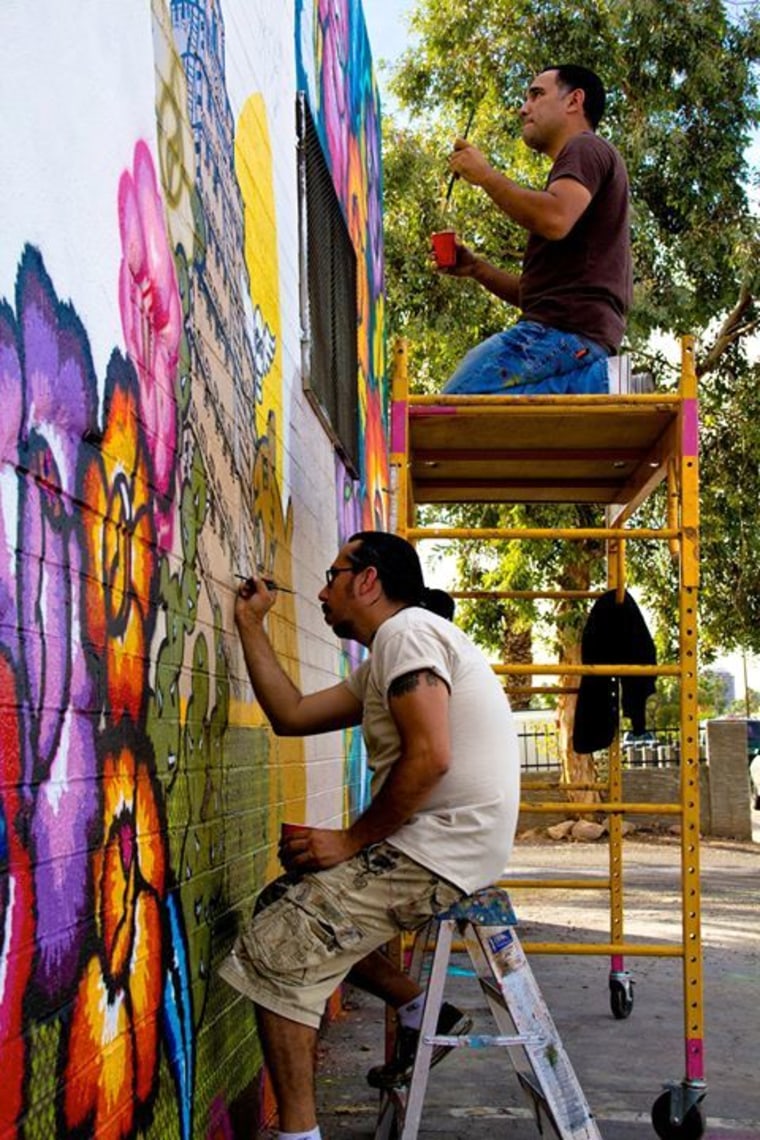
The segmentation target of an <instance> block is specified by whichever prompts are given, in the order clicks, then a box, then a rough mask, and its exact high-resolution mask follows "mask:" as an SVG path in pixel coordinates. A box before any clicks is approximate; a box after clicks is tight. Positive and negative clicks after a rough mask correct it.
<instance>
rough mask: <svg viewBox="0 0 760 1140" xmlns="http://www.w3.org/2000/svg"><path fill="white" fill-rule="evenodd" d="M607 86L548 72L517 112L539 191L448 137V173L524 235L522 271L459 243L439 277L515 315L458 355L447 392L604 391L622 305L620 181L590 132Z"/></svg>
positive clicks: (612, 156) (627, 271)
mask: <svg viewBox="0 0 760 1140" xmlns="http://www.w3.org/2000/svg"><path fill="white" fill-rule="evenodd" d="M604 102H605V93H604V87H603V86H602V83H601V80H600V79H599V77H598V76H597V75H595V74H594V72H593V71H589V70H588V69H587V68H584V67H576V66H574V65H562V66H560V67H550V68H547V69H546V71H542V72H541V74H540V75H538V76H536V78H535V79H534V80H533V82H532V83H531V85H530V87H529V88H528V93H527V96H526V99H525V102H524V103H523V105H522V107H521V108H520V115H521V118H522V124H523V126H522V130H523V140H524V141H525V143H526V144H527V145H528V146H529V147H531V148H532V149H533V150H537V151H539V152H540V153H541V154H547V155H549V156H550V158H552V159H553V160H554V165H553V166H552V168H551V170H550V172H549V177H548V179H547V182H546V188H545V189H544V190H530V189H527V188H526V187H523V186H520V185H518V184H517V183H516V182H513V181H512V179H510V178H507V177H506V176H505V175H503V174H500V173H499V172H498V171H496V170H494V169H493V167H492V166H491V165H490V164H489V163H488V162H487V160H486V159H485V157H484V156H483V154H482V153H481V152H480V151H479V150H478V149H477V147H474V146H473V145H472V144H471V143H469V142H467V141H465V140H464V139H457V140H456V142H455V143H454V151H453V153H452V155H451V158H450V160H449V165H450V168H451V170H452V173H454V174H456V175H459V176H460V177H462V178H464V179H466V180H467V181H468V182H470V183H472V184H473V185H475V186H480V187H482V188H483V189H484V190H485V192H486V193H487V194H488V196H489V197H490V198H491V199H492V201H493V202H494V203H495V204H496V206H498V208H499V209H500V210H503V211H504V213H505V214H507V215H508V216H509V217H510V218H512V219H513V220H514V221H516V222H517V223H518V224H519V225H521V226H523V227H524V228H525V229H526V230H527V231H528V235H529V237H528V244H527V247H526V250H525V255H524V258H523V267H522V273H521V274H520V275H519V276H518V275H516V274H513V273H507V272H506V271H505V270H503V269H499V268H498V267H497V266H495V265H492V264H491V263H490V262H488V261H486V260H485V259H484V258H482V257H478V256H476V255H475V254H474V253H473V252H472V250H470V249H468V248H467V246H465V245H462V244H460V243H459V242H458V243H457V261H456V265H454V266H453V267H452V268H450V269H444V270H442V272H446V273H449V274H452V275H453V276H455V277H471V278H473V279H474V280H475V281H477V282H478V283H479V284H481V285H483V286H484V288H486V289H488V290H489V291H490V292H491V293H494V294H495V295H496V296H497V297H501V298H502V299H503V300H504V301H507V302H509V303H510V304H512V305H516V306H517V307H519V308H520V309H521V310H522V315H521V318H520V320H519V321H518V322H517V324H516V325H514V326H513V327H512V328H510V329H507V330H506V331H505V332H503V333H497V334H496V335H495V336H492V337H489V339H488V340H486V341H484V342H483V343H482V344H480V345H478V346H477V347H476V348H474V349H472V351H471V352H469V353H468V354H467V356H465V358H464V360H463V361H462V363H461V364H460V365H459V367H458V368H457V370H456V372H455V373H454V375H453V376H452V377H451V379H450V380H449V381H448V383H447V384H446V386H445V388H444V392H445V393H447V394H455V393H467V392H470V393H477V392H492V393H497V392H501V393H504V394H514V395H516V394H520V393H527V394H531V393H547V392H548V393H559V394H563V393H568V392H581V393H595V392H606V391H607V390H608V384H607V357H608V356H609V355H610V354H612V353H614V352H616V351H617V350H618V348H619V347H620V342H621V340H622V337H623V331H624V328H625V316H626V313H627V311H628V308H629V306H630V303H631V293H632V282H631V253H630V234H629V222H628V176H627V174H626V170H625V166H624V164H623V160H622V158H621V157H620V155H619V154H618V152H617V151H616V150H615V148H614V147H613V146H612V145H611V144H610V143H608V142H607V141H606V140H605V139H602V138H599V136H598V135H596V134H595V130H596V127H597V124H598V123H599V120H600V118H601V115H602V112H603V110H604Z"/></svg>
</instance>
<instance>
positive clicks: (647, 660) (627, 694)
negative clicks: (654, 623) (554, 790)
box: [573, 590, 657, 752]
mask: <svg viewBox="0 0 760 1140" xmlns="http://www.w3.org/2000/svg"><path fill="white" fill-rule="evenodd" d="M581 661H582V662H583V664H584V665H655V664H656V663H657V655H656V652H655V647H654V642H653V641H652V637H651V635H650V633H649V630H648V629H647V625H646V622H645V621H644V618H643V616H642V613H641V610H640V609H639V607H638V606H637V605H636V602H635V601H634V600H633V598H632V597H631V595H630V594H629V593H628V591H627V590H626V591H625V593H624V595H623V600H622V602H618V601H617V600H616V592H615V590H608V591H607V592H606V593H605V594H602V596H601V597H600V598H597V600H596V602H595V603H594V605H593V606H592V607H591V611H590V613H589V615H588V619H587V621H586V625H585V626H584V629H583V634H582V635H581ZM619 683H622V686H623V715H624V716H627V717H630V719H631V727H632V729H633V732H635V733H636V734H637V735H638V734H639V733H642V732H644V730H645V728H646V703H647V698H648V697H650V696H651V695H652V693H654V691H655V679H654V677H622V678H618V677H614V676H613V677H582V678H581V683H580V688H579V693H578V702H577V705H576V708H575V723H574V725H573V748H574V749H575V751H576V752H597V751H599V750H600V749H602V748H607V747H608V746H609V745H610V744H611V742H612V739H613V737H614V735H615V733H616V732H617V728H618V685H619Z"/></svg>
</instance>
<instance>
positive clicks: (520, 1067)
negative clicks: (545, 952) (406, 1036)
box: [375, 887, 601, 1140]
mask: <svg viewBox="0 0 760 1140" xmlns="http://www.w3.org/2000/svg"><path fill="white" fill-rule="evenodd" d="M516 923H517V919H516V917H515V913H514V911H513V909H512V905H511V903H510V901H509V895H508V894H507V892H506V891H504V890H500V889H498V888H496V887H488V888H486V889H485V890H482V891H478V892H476V893H475V894H473V895H468V896H467V897H466V898H464V899H461V900H460V901H459V902H458V903H456V904H455V906H453V907H451V908H450V909H449V910H447V911H444V912H443V913H441V914H440V915H438V916H436V918H435V919H434V920H433V921H432V923H431V924H430V925H429V926H428V927H427V928H426V929H425V930H424V931H423V932H422V933H421V935H418V937H417V941H416V943H415V948H414V952H413V955H412V964H411V970H410V972H411V973H412V974H414V973H415V971H419V970H421V966H422V955H423V954H424V951H425V947H426V945H427V939H428V936H429V934H430V931H431V927H432V928H433V934H434V937H435V949H434V953H433V961H432V966H431V970H430V979H429V983H428V989H427V996H426V999H425V1008H424V1012H423V1015H422V1025H421V1027H420V1041H419V1046H418V1048H417V1055H416V1058H415V1062H414V1069H413V1071H412V1077H411V1081H410V1082H409V1085H408V1087H407V1088H398V1089H389V1090H387V1091H384V1092H383V1093H382V1094H381V1100H380V1112H379V1116H378V1123H377V1128H376V1131H375V1140H415V1138H416V1136H417V1133H418V1131H419V1127H420V1119H421V1117H422V1108H423V1104H424V1100H425V1092H426V1089H427V1081H428V1074H429V1072H430V1060H431V1057H432V1053H433V1049H434V1047H435V1046H437V1045H442V1046H450V1047H452V1048H462V1047H471V1048H478V1049H479V1048H484V1047H488V1046H496V1047H501V1048H505V1049H506V1050H507V1052H508V1054H509V1058H510V1060H511V1061H512V1064H513V1065H514V1068H515V1072H516V1074H517V1078H518V1081H519V1083H520V1085H521V1087H522V1089H523V1091H524V1092H525V1093H526V1095H527V1096H528V1099H529V1100H530V1102H531V1104H532V1106H533V1108H534V1110H535V1113H536V1124H537V1125H538V1128H539V1131H543V1129H542V1119H546V1120H547V1121H548V1123H549V1124H550V1125H551V1126H552V1128H553V1129H554V1131H555V1132H556V1134H557V1136H558V1137H559V1138H560V1140H601V1133H600V1132H599V1129H598V1128H597V1126H596V1123H595V1121H594V1119H593V1116H592V1113H591V1110H590V1109H589V1106H588V1104H587V1102H586V1098H585V1097H584V1095H583V1091H582V1089H581V1087H580V1084H579V1083H578V1078H577V1077H576V1075H575V1072H574V1070H573V1068H572V1065H571V1064H570V1061H569V1059H568V1056H567V1054H566V1053H565V1050H564V1047H563V1045H562V1042H561V1041H560V1038H559V1034H558V1033H557V1029H556V1027H555V1025H554V1022H553V1021H552V1018H551V1014H550V1013H549V1010H548V1009H547V1007H546V1003H545V1002H544V999H543V997H542V996H541V991H540V990H539V988H538V984H537V982H536V979H535V978H534V976H533V971H532V970H531V968H530V966H529V965H528V960H527V958H526V957H525V954H524V952H523V949H522V947H521V946H520V942H519V939H518V937H517V934H516V932H515V930H514V927H515V925H516ZM435 927H437V934H436V932H435ZM456 933H458V934H459V935H460V937H461V938H462V939H463V940H464V946H465V949H466V951H467V953H468V955H469V957H470V961H471V962H472V965H473V967H474V969H475V973H476V975H477V977H478V980H479V982H480V985H481V988H482V990H483V992H484V994H485V997H486V1000H487V1003H488V1006H489V1009H490V1011H491V1014H492V1015H493V1019H494V1021H495V1023H496V1027H497V1029H498V1034H496V1035H492V1034H474V1035H470V1034H468V1035H466V1036H465V1035H462V1036H456V1037H444V1036H440V1035H436V1033H435V1029H436V1025H437V1022H438V1013H439V1010H440V1008H441V1002H442V1000H443V992H444V986H445V983H446V976H447V971H448V966H449V959H450V957H451V952H452V945H453V941H454V935H455V934H456Z"/></svg>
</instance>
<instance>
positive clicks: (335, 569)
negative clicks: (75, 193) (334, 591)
mask: <svg viewBox="0 0 760 1140" xmlns="http://www.w3.org/2000/svg"><path fill="white" fill-rule="evenodd" d="M356 572H357V567H356V566H328V567H327V569H326V570H325V581H326V582H327V588H328V590H329V589H330V586H332V584H333V582H334V581H335V579H336V578H337V577H338V575H339V574H346V573H348V574H356Z"/></svg>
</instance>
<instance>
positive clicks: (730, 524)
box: [385, 0, 760, 775]
mask: <svg viewBox="0 0 760 1140" xmlns="http://www.w3.org/2000/svg"><path fill="white" fill-rule="evenodd" d="M411 26H412V30H413V31H414V32H415V33H416V34H417V36H418V42H417V43H416V44H415V46H413V47H411V48H410V49H409V50H408V52H407V53H406V55H405V57H404V59H403V61H402V63H401V65H400V67H399V69H398V71H397V74H396V76H395V79H394V83H393V89H394V93H395V95H396V97H397V98H398V100H399V101H400V103H401V105H402V107H404V108H405V110H406V112H407V114H408V115H409V116H410V117H411V121H412V123H413V125H412V126H407V127H400V126H398V125H396V124H394V123H389V124H388V125H387V127H386V138H385V142H386V146H385V152H386V157H385V177H386V190H385V197H386V235H387V236H386V257H387V262H386V264H387V271H388V282H389V314H390V323H391V329H392V331H393V332H395V333H397V334H401V335H404V336H407V337H408V338H409V342H410V375H411V376H412V378H413V381H414V383H415V384H416V385H417V386H418V388H419V389H421V390H430V391H436V390H439V389H440V387H441V385H442V382H443V381H444V380H445V379H446V377H447V376H448V375H449V374H450V372H451V371H452V370H453V367H454V365H455V363H456V362H457V361H458V360H459V359H460V358H461V356H462V355H463V353H464V352H465V351H466V349H467V348H469V347H471V346H472V345H473V344H474V343H476V342H477V341H479V340H481V339H483V338H484V337H485V336H487V335H489V334H490V333H491V332H493V331H496V330H497V329H500V328H503V327H504V325H505V323H506V322H507V321H508V320H510V319H512V318H514V317H515V316H516V315H517V314H516V313H514V312H512V311H510V310H507V309H505V306H504V305H503V304H501V303H500V302H498V301H496V300H494V299H493V298H491V297H489V296H488V295H487V294H485V293H484V292H483V291H482V290H480V289H478V287H477V286H476V285H474V284H473V283H470V282H462V281H454V280H451V279H446V278H442V277H439V276H437V275H435V274H434V273H431V271H430V268H429V265H428V260H427V245H428V235H429V234H430V232H432V231H433V230H435V229H439V228H441V227H442V225H443V224H445V225H446V226H447V227H451V226H453V227H454V228H456V229H457V230H458V232H460V233H461V234H462V235H463V236H464V237H465V239H466V240H467V241H468V243H469V244H471V245H473V246H474V247H475V248H476V249H478V250H480V251H482V252H483V253H484V254H485V255H486V256H488V257H489V258H490V259H492V260H494V261H497V262H501V263H502V264H504V265H505V266H506V267H509V266H510V265H512V266H513V267H516V266H517V265H518V262H519V258H520V256H521V253H522V246H523V242H524V237H525V235H524V233H523V232H522V231H521V230H519V229H518V228H517V227H515V226H513V225H512V224H511V223H510V222H509V220H508V219H506V218H505V217H504V216H503V215H500V214H499V212H498V211H497V210H496V209H495V207H493V206H492V204H491V203H490V202H489V201H488V200H487V198H486V196H485V195H484V194H482V192H479V191H477V190H475V189H473V188H471V187H469V186H466V185H463V184H457V185H456V187H455V188H454V191H453V194H452V195H451V202H450V207H451V208H450V210H449V212H448V214H447V213H446V212H445V189H446V185H447V175H446V162H445V158H446V154H447V153H448V151H449V149H450V146H451V140H452V138H453V137H454V135H455V134H457V133H460V132H461V130H462V127H463V124H464V123H466V122H467V121H468V119H469V118H470V115H471V112H472V111H473V109H474V121H473V130H472V135H473V138H474V140H475V141H476V143H477V145H478V146H479V147H480V148H481V149H482V150H483V151H484V152H485V153H486V154H488V155H489V157H490V158H491V159H492V161H493V162H494V164H495V165H496V166H497V167H499V168H501V169H504V170H505V171H507V172H508V173H510V175H512V176H513V177H515V178H516V179H517V180H519V181H522V182H524V183H526V184H529V185H534V186H536V185H541V184H542V182H543V179H544V177H545V172H546V168H547V167H546V162H545V160H544V159H542V158H539V157H538V156H535V155H533V154H532V153H531V152H529V151H528V150H527V148H526V147H525V146H524V145H523V144H522V142H521V141H519V139H518V138H517V136H518V135H519V131H518V129H517V116H516V110H517V108H518V107H519V105H520V103H521V102H522V98H523V93H524V90H525V87H526V85H527V82H528V80H529V79H530V77H531V76H532V75H533V74H535V72H536V71H538V70H541V69H542V68H544V67H546V66H547V65H550V64H551V63H552V62H562V61H564V60H570V61H578V62H583V63H585V64H587V65H588V66H590V67H592V68H594V69H595V70H597V71H598V72H599V73H600V74H601V75H602V76H603V77H605V78H606V79H607V83H608V86H609V87H610V89H611V93H610V98H609V103H608V111H607V115H606V116H605V122H604V125H603V127H604V133H605V134H606V135H607V136H608V137H610V138H611V140H612V141H613V142H615V143H616V145H617V146H618V147H619V149H620V150H621V151H622V153H623V155H624V157H625V159H626V162H627V165H628V169H629V173H630V176H631V186H632V195H633V241H634V264H635V305H634V309H633V312H632V313H631V316H630V320H629V326H628V334H627V338H628V348H629V349H630V350H632V351H634V352H635V354H636V356H637V359H638V360H639V361H646V363H647V364H648V365H649V366H650V367H652V368H653V369H654V370H655V371H656V372H657V374H658V382H659V384H660V385H661V386H663V385H664V386H669V385H671V384H673V383H675V379H676V371H675V369H674V368H673V365H672V363H670V362H669V361H668V360H667V357H666V353H665V352H664V350H663V348H662V347H659V346H660V345H662V344H663V338H665V343H666V342H667V338H668V337H670V338H671V340H672V338H673V337H674V336H675V335H678V334H680V333H681V332H683V331H687V330H688V331H691V332H694V333H696V334H697V336H698V345H699V348H698V371H699V374H700V396H701V402H702V408H703V417H704V439H705V442H706V443H707V444H708V447H707V449H706V451H705V454H704V457H703V477H704V481H703V486H704V488H705V491H704V497H703V503H702V515H703V541H702V554H703V585H704V588H703V592H702V606H701V618H702V625H703V629H704V631H705V634H706V643H707V647H708V650H709V649H710V648H711V647H714V646H717V645H721V646H722V647H724V648H732V647H734V646H745V647H747V648H751V649H752V650H753V651H755V652H756V651H758V649H759V648H760V646H759V645H758V639H760V622H759V621H757V620H756V619H757V617H758V616H760V615H759V614H758V610H759V609H760V601H759V599H760V570H758V569H757V568H758V567H760V535H758V528H756V527H754V526H752V525H751V521H750V520H751V519H752V514H753V512H754V509H755V504H756V503H757V501H758V492H760V475H759V474H758V463H757V458H756V457H757V456H758V455H759V454H760V416H758V415H757V412H758V411H760V409H758V408H757V402H758V400H760V395H759V394H758V393H760V385H758V383H757V381H758V380H759V379H760V376H758V367H757V365H756V364H752V363H751V362H750V359H749V349H748V340H749V338H750V334H751V333H752V332H754V331H755V330H756V328H757V325H758V320H759V319H760V310H759V309H758V304H757V292H758V287H759V285H760V282H759V281H758V273H759V272H760V271H758V268H757V266H758V264H760V258H759V257H758V254H760V236H759V235H758V227H757V222H756V219H755V218H754V217H753V215H752V211H751V209H750V205H749V202H748V197H747V188H748V187H749V186H750V183H751V178H752V174H753V172H751V171H750V169H749V167H748V164H747V158H746V154H747V145H748V142H749V139H750V136H751V132H752V130H753V129H754V128H755V127H756V126H757V124H758V121H760V114H759V107H758V97H757V80H756V67H757V62H758V59H760V10H759V9H758V6H757V5H756V4H751V5H749V6H748V7H747V8H746V9H744V10H743V11H742V12H741V13H740V14H739V16H737V18H736V19H733V18H732V19H729V16H728V13H727V10H726V7H725V6H724V5H723V4H721V3H720V2H719V0H694V2H692V3H690V4H688V5H685V4H683V3H682V2H681V0H656V2H655V0H607V2H606V3H605V4H599V3H598V0H581V2H580V3H576V4H574V5H563V4H560V3H558V2H557V0H532V2H531V3H527V0H419V2H418V4H417V6H416V8H415V10H414V13H413V16H412V21H411ZM537 44H538V45H540V52H539V51H537V49H536V45H537ZM510 108H514V110H515V114H514V115H511V116H510V113H509V109H510ZM472 509H473V508H466V509H465V508H462V509H461V510H458V509H454V508H452V509H450V510H449V511H447V512H446V515H447V517H446V519H445V520H441V519H440V516H439V521H445V522H446V523H448V524H451V525H472V522H471V521H470V522H469V523H468V522H467V521H464V520H466V519H468V518H469V519H470V520H471V517H472V515H471V512H472ZM562 509H563V510H564V511H566V510H568V509H569V508H562ZM579 510H581V509H580V508H579ZM582 511H583V513H584V519H583V522H584V523H585V525H594V524H595V523H600V522H601V514H600V513H598V512H597V513H594V512H593V510H592V509H591V508H588V507H584V508H582ZM497 515H498V521H496V520H495V521H494V523H493V524H492V525H499V522H500V523H501V525H517V524H518V519H519V520H520V522H530V523H531V524H532V525H550V524H556V522H557V520H558V515H557V511H556V510H553V509H552V508H548V507H545V506H542V507H534V508H530V509H529V508H508V509H507V508H501V509H500V510H499V511H497ZM663 515H664V495H659V496H653V498H652V499H651V500H650V501H649V502H648V503H647V504H646V506H645V510H644V516H645V518H646V521H647V522H650V521H652V522H656V521H658V520H659V521H662V519H663ZM576 518H577V516H576ZM571 545H572V550H571V551H570V552H568V551H567V547H566V546H564V547H563V548H562V550H560V549H554V548H553V544H548V543H541V544H537V543H527V544H523V547H524V549H523V550H521V551H520V552H519V553H518V554H516V553H515V550H514V547H515V544H510V550H509V553H508V554H507V553H506V552H505V551H503V550H499V551H497V557H496V560H495V561H494V558H493V555H492V554H490V553H489V554H486V553H485V552H484V551H483V550H478V549H474V548H473V547H472V546H471V545H470V546H468V547H465V548H463V549H461V550H460V553H459V558H460V562H461V564H462V566H463V568H464V567H466V569H467V571H468V575H469V580H473V575H474V577H475V580H478V578H480V580H482V581H483V582H484V583H486V582H487V583H488V585H489V586H490V587H491V588H504V589H506V588H512V589H514V588H519V586H516V583H518V582H522V581H524V582H526V583H528V584H529V586H530V587H531V588H533V589H537V588H541V587H542V586H544V585H549V584H550V583H553V584H556V583H557V582H565V583H566V584H567V585H568V588H578V589H585V588H588V587H589V586H595V585H598V584H599V577H600V567H601V563H600V559H599V557H598V555H599V551H598V549H594V546H593V544H591V545H590V546H589V547H586V546H584V544H580V543H573V544H571ZM631 553H632V554H634V555H635V557H634V558H632V560H631V564H630V572H631V576H632V580H638V581H639V582H640V584H641V589H642V592H643V598H644V601H645V602H646V604H647V606H648V608H650V609H651V611H652V612H653V613H654V614H655V617H656V619H657V626H658V642H659V645H660V649H661V651H662V652H667V651H668V650H669V649H670V648H672V645H671V642H672V637H673V628H674V622H673V620H672V615H673V612H674V608H673V607H674V576H673V573H672V567H671V566H670V564H669V558H668V555H667V551H666V550H664V549H663V544H655V543H652V544H646V545H645V546H643V547H639V546H637V549H636V550H634V551H632V552H631ZM464 612H466V611H464ZM500 613H501V618H500V619H499V620H497V619H496V617H495V615H494V614H493V613H491V614H490V616H489V617H488V619H486V620H482V621H481V622H480V625H481V627H486V626H487V627H488V629H490V630H491V631H492V632H491V634H490V636H491V639H492V640H493V636H494V634H493V631H495V630H496V631H498V630H502V631H504V630H505V629H506V628H508V627H509V628H520V626H521V624H522V626H523V627H524V626H525V625H526V624H530V622H532V621H535V620H536V617H537V615H536V612H535V607H534V608H533V609H531V608H530V606H528V608H525V607H522V608H515V606H514V604H513V605H512V607H511V608H510V609H509V610H504V609H502V610H501V611H500ZM474 614H475V610H474V609H473V610H472V613H471V615H470V616H472V617H473V618H474ZM584 616H585V607H581V608H579V607H578V605H576V604H573V603H568V604H566V605H562V606H560V607H557V610H556V612H555V613H554V614H549V615H548V617H549V619H553V621H554V635H555V637H556V640H557V645H558V651H559V654H560V660H564V661H572V660H574V659H577V653H578V639H579V632H580V629H581V627H582V622H583V618H584ZM475 632H476V633H478V628H477V622H476V625H475ZM480 636H481V639H484V640H485V642H486V644H488V636H487V635H486V633H485V628H481V629H480ZM571 702H572V698H571V701H570V703H571ZM570 712H571V710H570V709H569V708H568V709H567V710H566V715H565V720H566V722H567V720H568V718H569V715H570ZM576 759H577V758H576ZM571 765H572V766H573V767H574V768H575V775H577V774H578V771H579V770H583V769H584V763H583V758H581V759H580V762H579V765H576V764H575V763H574V758H573V757H570V758H569V761H568V770H567V773H566V774H571V772H570V766H571ZM585 770H586V772H587V773H588V770H589V766H588V764H586V765H585Z"/></svg>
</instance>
